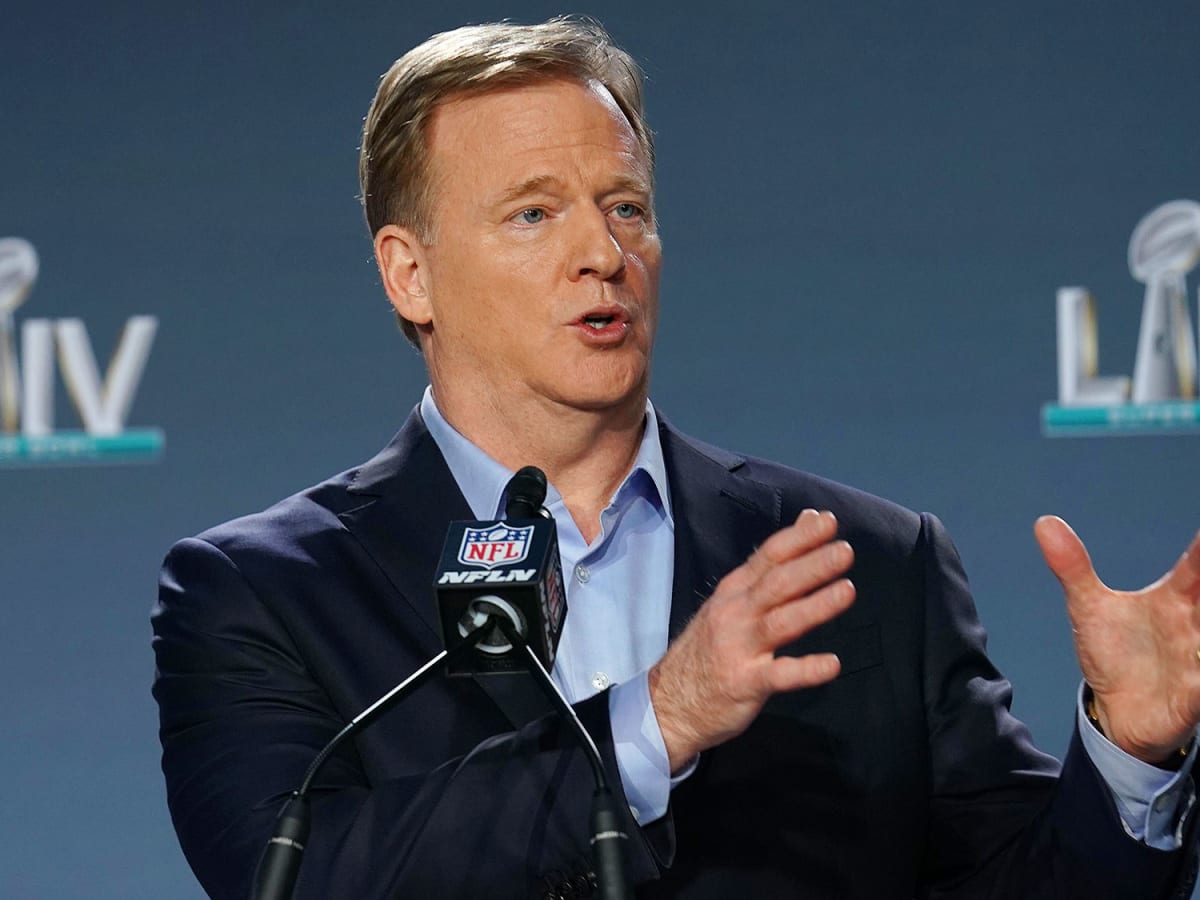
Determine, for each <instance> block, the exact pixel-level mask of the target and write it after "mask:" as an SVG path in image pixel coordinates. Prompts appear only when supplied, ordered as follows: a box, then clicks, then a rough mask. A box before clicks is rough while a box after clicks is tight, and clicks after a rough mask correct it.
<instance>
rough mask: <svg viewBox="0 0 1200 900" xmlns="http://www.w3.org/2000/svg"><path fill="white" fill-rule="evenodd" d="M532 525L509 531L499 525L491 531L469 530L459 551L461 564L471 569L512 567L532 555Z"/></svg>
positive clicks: (486, 529) (494, 526)
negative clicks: (472, 567) (530, 550)
mask: <svg viewBox="0 0 1200 900" xmlns="http://www.w3.org/2000/svg"><path fill="white" fill-rule="evenodd" d="M532 537H533V526H532V525H526V526H525V527H524V528H510V527H509V526H508V525H505V524H504V523H502V522H498V523H497V524H495V525H493V526H492V527H491V528H468V529H466V531H465V532H463V539H462V544H461V545H460V546H459V548H458V561H459V562H460V563H463V564H464V565H468V566H483V567H484V568H485V569H494V568H496V567H497V566H511V565H515V564H516V563H519V562H520V561H521V560H523V559H524V558H525V557H526V556H527V555H528V554H529V541H530V539H531V538H532Z"/></svg>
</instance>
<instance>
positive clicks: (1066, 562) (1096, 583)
mask: <svg viewBox="0 0 1200 900" xmlns="http://www.w3.org/2000/svg"><path fill="white" fill-rule="evenodd" d="M1033 534H1034V537H1036V538H1037V542H1038V546H1039V547H1041V548H1042V556H1044V557H1045V558H1046V565H1048V566H1049V567H1050V571H1051V572H1053V573H1054V577H1055V578H1057V579H1058V580H1059V582H1060V583H1061V584H1062V586H1063V590H1064V591H1066V592H1067V594H1068V595H1071V596H1079V595H1082V594H1085V593H1087V592H1088V591H1090V590H1092V589H1093V588H1097V587H1103V584H1102V583H1101V581H1100V578H1099V577H1098V576H1097V575H1096V570H1095V569H1094V568H1092V560H1091V558H1090V557H1089V556H1088V552H1087V549H1086V548H1085V547H1084V546H1083V541H1081V540H1080V539H1079V536H1078V535H1077V534H1075V532H1074V531H1072V530H1071V526H1070V525H1068V524H1067V523H1066V522H1064V521H1063V520H1062V519H1060V518H1059V517H1058V516H1042V517H1041V518H1040V519H1038V520H1037V522H1035V523H1034V526H1033Z"/></svg>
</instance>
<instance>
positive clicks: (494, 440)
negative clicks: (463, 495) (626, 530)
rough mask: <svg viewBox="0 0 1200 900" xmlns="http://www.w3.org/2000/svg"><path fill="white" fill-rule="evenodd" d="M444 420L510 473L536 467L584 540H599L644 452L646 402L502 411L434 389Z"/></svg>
mask: <svg viewBox="0 0 1200 900" xmlns="http://www.w3.org/2000/svg"><path fill="white" fill-rule="evenodd" d="M433 394H434V400H435V401H436V402H437V405H438V410H439V411H440V412H441V414H442V416H443V417H444V418H445V419H446V421H447V422H449V423H450V424H451V425H452V426H454V428H455V430H456V431H458V432H459V434H461V435H463V437H465V438H467V440H469V441H470V442H471V443H473V444H474V445H475V446H477V447H479V449H481V450H483V452H485V453H486V454H488V456H490V457H492V458H493V459H495V460H497V461H498V462H500V463H501V464H503V465H504V466H505V467H506V468H508V469H512V470H514V471H515V470H517V469H519V468H521V467H522V466H528V465H535V466H538V467H539V468H540V469H542V470H543V471H544V472H545V473H546V478H547V479H548V480H549V481H550V482H551V483H552V484H553V485H554V487H555V488H556V489H557V490H558V492H559V493H560V494H561V495H562V498H563V504H564V505H565V506H566V507H567V511H568V512H570V514H571V518H572V519H573V520H574V521H575V524H576V525H577V526H578V528H579V531H580V533H581V534H582V535H583V538H584V540H586V541H587V542H588V543H591V542H592V540H594V539H595V537H596V536H597V535H598V534H599V533H600V513H601V512H602V511H603V510H604V508H605V507H606V506H607V505H608V502H609V500H610V499H611V497H612V495H613V494H614V493H615V492H616V489H617V487H618V486H619V485H620V484H621V482H622V481H623V480H624V479H625V476H626V475H628V474H629V471H630V469H631V468H632V467H633V461H634V459H636V458H637V453H638V447H639V446H640V445H641V441H642V432H643V428H644V424H645V418H646V397H645V394H644V393H643V394H640V395H639V396H637V397H634V398H631V399H630V400H629V401H628V402H627V403H624V404H621V405H620V406H619V407H613V408H609V409H604V410H580V409H572V408H570V407H564V406H562V405H559V404H554V403H552V402H551V401H548V400H540V401H535V402H530V403H526V404H520V405H519V407H513V408H507V407H506V408H505V409H504V410H498V409H495V408H494V407H492V406H490V405H484V404H472V403H466V402H458V399H459V398H458V397H457V396H456V395H455V394H454V393H453V392H446V391H440V392H439V390H438V388H437V385H436V384H435V385H434V388H433Z"/></svg>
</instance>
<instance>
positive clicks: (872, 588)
mask: <svg viewBox="0 0 1200 900" xmlns="http://www.w3.org/2000/svg"><path fill="white" fill-rule="evenodd" d="M640 91H641V83H640V75H639V73H638V71H637V67H636V65H635V64H634V63H633V61H632V60H631V59H630V58H629V57H628V56H626V55H625V54H624V53H623V52H621V51H619V50H617V49H616V48H615V47H613V46H612V45H611V43H610V42H609V41H608V38H607V35H605V34H604V33H603V31H602V30H601V29H599V28H598V27H596V26H593V25H589V24H586V23H579V22H570V21H567V22H563V21H555V22H550V23H545V24H543V25H540V26H532V27H523V26H482V27H478V28H472V29H461V30H459V31H458V32H452V33H450V34H448V35H440V36H437V37H435V38H433V39H431V40H430V41H429V42H427V43H426V44H424V45H422V46H421V47H419V48H417V49H416V50H414V51H412V52H411V53H409V54H408V55H406V56H405V57H403V58H402V59H401V60H398V61H397V63H396V64H395V65H394V66H393V67H392V69H391V70H390V71H389V72H388V74H387V75H385V77H384V79H383V80H382V82H381V84H380V88H379V91H378V93H377V95H376V99H375V102H374V103H373V105H372V108H371V111H370V113H369V115H368V118H367V123H366V127H365V131H364V140H363V152H362V163H361V170H360V174H361V178H362V185H363V197H364V204H365V206H366V210H367V218H368V223H369V225H370V228H371V231H372V234H373V235H374V243H375V252H376V258H377V260H378V262H379V267H380V272H381V275H382V279H383V284H384V287H385V290H386V291H387V294H388V297H389V299H390V300H391V302H392V304H393V306H394V307H395V309H396V312H397V314H398V315H399V316H400V318H401V320H402V323H403V325H404V328H405V330H406V333H407V334H408V335H409V337H410V338H411V339H413V340H414V341H415V342H416V343H417V344H418V346H419V347H420V349H421V351H422V353H423V354H424V357H425V361H426V363H427V366H428V369H429V375H430V381H431V390H430V391H428V392H427V393H426V396H425V398H424V400H423V401H422V403H421V406H420V408H419V410H418V411H415V412H414V414H413V415H412V416H411V417H410V419H409V421H408V422H407V423H406V424H405V426H404V428H403V429H402V430H401V432H400V433H399V434H398V435H397V438H396V439H395V440H394V441H393V442H392V444H390V445H389V447H388V448H386V449H385V450H384V451H383V452H382V453H381V454H380V455H379V456H377V457H376V458H375V459H373V460H371V461H370V462H368V463H366V464H365V465H363V466H361V467H359V468H356V469H353V470H351V471H349V472H346V473H344V474H342V475H340V476H337V477H335V478H334V479H331V480H330V481H328V482H326V483H324V484H322V485H318V486H316V487H314V488H312V489H310V490H308V491H306V492H304V493H302V494H299V495H297V496H295V497H293V498H290V499H289V500H286V501H284V502H283V503H281V504H279V505H277V506H276V507H273V508H272V509H270V510H267V511H266V512H264V513H261V514H259V515H256V516H251V517H248V518H246V519H242V520H238V521H236V522H232V523H229V524H227V525H224V526H221V527H219V528H217V529H213V530H212V531H210V532H208V533H206V534H203V535H201V536H200V537H199V538H196V539H192V540H188V541H183V542H181V543H180V544H178V545H177V546H176V547H175V548H174V549H173V550H172V552H171V554H170V555H169V556H168V559H167V562H166V565H165V568H164V572H163V578H162V586H161V593H160V603H159V606H158V607H157V609H156V611H155V616H154V623H155V633H156V634H155V649H156V654H157V660H158V677H157V680H156V684H155V696H156V697H157V699H158V701H159V704H160V709H161V717H162V741H163V749H164V757H163V766H164V771H165V773H166V776H167V784H168V795H169V800H170V804H171V812H172V816H173V819H174V821H175V824H176V828H177V830H178V831H179V834H180V840H181V842H182V844H183V847H184V850H185V852H186V854H187V856H188V859H189V861H190V862H191V864H192V866H193V868H194V869H195V871H196V872H197V875H198V876H199V878H200V879H201V881H202V883H203V884H204V885H205V887H206V889H207V890H208V891H209V892H210V893H211V894H213V895H214V896H220V897H242V896H245V894H246V892H247V890H248V887H249V882H250V876H251V872H252V870H253V866H254V862H255V860H256V859H257V856H258V854H259V852H260V850H261V847H262V845H263V842H264V841H265V839H266V837H267V836H268V834H269V832H270V829H271V823H272V820H273V818H274V813H275V810H276V809H277V807H278V805H279V803H280V802H281V800H282V798H283V797H284V796H286V794H287V793H288V791H290V790H291V789H293V788H294V787H295V786H296V785H297V784H298V783H299V781H300V779H301V777H302V775H303V773H304V770H305V769H306V767H307V765H308V763H309V762H310V761H311V759H312V758H313V756H315V754H316V753H317V751H318V750H319V749H320V748H321V746H323V745H324V744H325V743H326V742H327V741H328V740H329V738H331V737H332V736H333V734H335V733H336V732H337V731H338V730H339V728H340V727H341V725H342V724H344V722H345V721H346V720H348V719H349V718H351V717H352V716H353V715H355V714H356V713H357V712H358V711H360V710H361V709H362V708H364V707H365V706H367V705H368V704H369V703H370V702H372V701H373V700H374V699H375V698H376V697H377V696H379V695H380V694H382V693H383V692H384V691H385V690H386V689H387V688H388V687H389V686H390V685H392V684H394V683H395V682H397V681H399V680H400V679H401V678H402V677H403V676H404V675H406V674H407V673H409V672H411V671H412V670H413V669H414V668H415V667H416V666H417V665H418V664H419V663H420V662H422V661H423V660H424V659H426V658H428V657H429V656H431V655H432V654H433V653H434V652H436V650H437V649H438V646H439V640H438V636H437V628H436V624H435V622H436V617H435V611H434V609H433V602H432V597H431V590H430V587H429V585H430V580H431V577H432V574H433V571H434V568H435V565H436V561H437V555H438V551H439V548H440V542H441V536H442V535H443V534H444V530H445V525H446V523H447V522H448V521H450V520H451V519H466V518H473V517H485V516H488V515H491V514H493V513H494V512H495V511H496V509H497V508H503V507H502V500H503V498H502V496H501V494H500V487H499V486H502V484H503V482H504V480H505V476H506V475H507V474H508V473H510V472H511V471H512V470H515V469H516V468H518V467H520V466H522V465H526V464H535V465H538V466H540V467H541V468H542V469H544V470H545V471H546V473H547V475H548V477H549V480H550V483H551V485H552V488H553V490H552V504H553V505H552V509H555V511H556V512H557V513H558V516H557V518H558V522H559V527H560V530H561V532H562V533H563V547H564V550H563V555H564V559H565V560H568V561H569V562H570V563H571V565H569V566H568V567H567V570H568V572H570V573H571V574H572V575H573V578H572V579H571V581H572V585H573V589H574V591H575V594H574V595H573V597H572V598H571V603H570V605H571V613H570V614H569V615H568V620H567V628H568V630H569V633H568V634H564V650H563V651H561V652H560V657H559V660H558V662H557V664H556V672H555V675H556V678H558V679H559V680H560V682H561V683H562V684H563V685H564V688H565V689H566V690H567V691H568V693H569V694H570V695H571V696H572V698H573V699H574V700H575V702H576V708H577V710H578V712H579V714H580V716H581V718H582V719H583V721H584V722H585V724H586V725H587V726H588V727H589V729H590V730H591V731H592V733H593V735H594V736H595V737H596V740H597V743H598V744H599V746H600V747H601V751H602V754H603V756H604V759H605V762H606V765H607V767H608V769H609V770H610V773H611V775H612V776H613V780H614V782H615V783H616V785H617V786H618V788H619V789H620V790H621V791H622V792H623V793H622V798H621V799H622V800H623V801H625V805H626V806H627V807H628V808H629V813H628V818H627V821H626V830H627V831H628V832H629V833H630V835H631V841H630V845H631V846H630V857H631V858H630V865H631V871H632V873H633V876H634V880H635V881H636V882H637V883H638V885H639V896H643V897H695V898H718V897H729V896H732V895H735V893H737V892H753V893H754V894H756V895H758V896H771V897H774V896H806V897H896V898H907V897H913V896H937V897H942V896H960V897H975V896H1001V897H1011V898H1029V897H1074V896H1079V897H1083V896H1087V897H1096V896H1114V897H1147V896H1170V895H1171V892H1172V891H1174V890H1176V889H1180V886H1181V885H1186V883H1187V879H1188V878H1189V876H1191V877H1194V867H1195V846H1194V841H1193V840H1192V837H1191V834H1192V830H1193V829H1192V817H1191V816H1189V815H1188V814H1187V813H1188V810H1189V809H1190V802H1191V798H1192V797H1193V796H1194V794H1193V791H1192V787H1191V778H1190V774H1188V773H1189V772H1190V765H1191V755H1192V748H1193V744H1192V735H1193V733H1194V731H1195V727H1196V722H1197V720H1200V625H1198V624H1197V622H1196V618H1197V616H1196V610H1195V607H1196V603H1197V601H1198V600H1200V546H1198V545H1197V544H1193V546H1192V547H1191V548H1190V549H1189V553H1188V554H1185V556H1184V557H1183V558H1182V559H1181V561H1180V563H1179V564H1178V565H1177V566H1176V567H1175V569H1173V570H1172V572H1171V573H1169V575H1168V576H1166V577H1165V578H1164V579H1163V580H1161V581H1160V582H1158V583H1156V584H1155V585H1152V586H1151V587H1150V588H1148V589H1146V591H1144V592H1140V593H1139V594H1136V595H1117V594H1115V593H1114V592H1111V591H1108V590H1107V589H1106V588H1104V586H1103V585H1101V584H1100V583H1099V581H1098V580H1097V579H1096V577H1095V574H1094V572H1093V571H1092V569H1091V566H1090V563H1089V562H1088V561H1087V556H1086V553H1085V551H1084V550H1083V547H1082V545H1081V544H1080V543H1079V541H1078V539H1077V538H1075V536H1074V534H1073V533H1072V532H1071V531H1070V529H1069V528H1067V527H1066V525H1065V523H1062V522H1061V521H1060V520H1056V519H1044V520H1041V521H1039V523H1038V525H1037V535H1038V539H1039V541H1040V543H1041V545H1042V548H1043V550H1044V552H1045V554H1046V557H1047V561H1048V562H1049V564H1050V565H1051V568H1052V569H1053V570H1054V571H1055V573H1056V574H1057V575H1058V576H1059V578H1060V580H1062V582H1063V585H1064V589H1065V592H1066V595H1067V601H1068V608H1069V610H1070V612H1071V616H1072V620H1073V623H1074V625H1075V628H1076V640H1077V646H1078V649H1079V653H1080V658H1081V663H1082V665H1083V670H1084V675H1085V678H1086V679H1087V683H1088V685H1089V689H1088V691H1087V693H1086V695H1085V698H1084V699H1083V700H1082V701H1081V703H1082V704H1083V705H1082V706H1081V718H1082V716H1083V711H1084V710H1086V711H1087V713H1088V715H1089V717H1090V718H1091V719H1092V722H1089V721H1086V720H1084V721H1083V728H1082V730H1081V732H1080V733H1079V734H1078V735H1077V736H1076V739H1075V741H1074V742H1073V744H1072V749H1071V751H1070V753H1069V754H1068V759H1067V762H1066V765H1065V767H1064V769H1063V771H1062V774H1061V776H1058V767H1057V764H1056V763H1055V762H1054V761H1053V760H1051V759H1050V758H1048V757H1046V756H1044V755H1042V754H1040V753H1038V752H1037V751H1036V750H1035V749H1034V748H1033V747H1032V746H1031V744H1030V742H1029V739H1028V736H1027V734H1026V732H1025V730H1024V729H1023V727H1022V726H1021V725H1020V724H1019V723H1018V722H1016V721H1015V720H1014V719H1013V718H1012V717H1011V716H1010V715H1009V713H1008V702H1009V690H1008V686H1007V684H1006V682H1004V681H1003V679H1002V678H1001V677H1000V676H999V675H998V673H997V672H996V671H995V670H994V668H993V667H992V666H991V664H990V663H989V662H988V660H987V657H986V655H985V653H984V648H983V634H982V630H981V629H980V627H979V625H978V623H977V621H976V619H975V615H974V611H973V608H972V605H971V602H970V598H969V595H968V593H967V589H966V583H965V578H964V577H963V575H962V572H961V568H960V566H959V563H958V560H957V557H956V555H955V554H954V551H953V549H952V547H951V546H950V544H949V542H948V540H947V538H946V537H945V536H944V535H943V533H942V532H941V528H940V526H939V525H938V523H937V522H936V520H934V519H932V518H931V517H928V516H917V515H916V514H913V513H910V512H907V511H905V510H902V509H899V508H897V507H895V506H893V505H891V504H888V503H886V502H884V501H881V500H878V499H876V498H871V497H868V496H866V495H864V494H861V493H859V492H856V491H854V490H852V489H849V488H845V487H842V486H839V485H834V484H831V483H829V482H825V481H822V480H820V479H817V478H814V477H812V476H808V475H804V474H802V473H798V472H795V471H792V470H789V469H786V468H785V467H782V466H778V465H775V464H772V463H767V462H764V461H760V460H752V459H747V458H743V457H739V456H735V455H733V454H729V453H727V452H725V451H722V450H717V449H715V448H711V447H705V446H704V445H701V444H697V443H695V442H693V441H691V440H689V439H687V438H685V437H683V436H681V435H679V434H678V433H677V432H675V431H674V430H673V429H671V428H670V426H669V425H667V424H666V423H664V422H662V421H661V420H660V419H659V417H658V415H657V414H656V412H655V411H654V409H653V407H652V406H650V405H649V403H648V400H647V390H648V379H649V370H650V356H651V347H652V344H653V337H654V331H655V323H656V318H657V285H658V269H659V264H660V257H661V247H660V243H659V238H658V233H657V228H656V224H655V217H654V208H653V152H652V146H651V141H650V133H649V129H648V128H647V126H646V124H645V122H644V120H643V118H642V105H641V93H640ZM593 572H594V574H593ZM847 576H849V577H847ZM595 585H600V586H603V589H602V590H600V591H599V596H593V595H592V594H589V593H586V591H592V590H593V586H595ZM585 586H586V587H585ZM569 590H570V588H569ZM576 600H579V601H580V602H575V601H576ZM614 623H615V625H614ZM668 640H669V644H668ZM597 660H599V661H600V662H597ZM605 660H612V661H613V662H612V665H611V666H610V665H609V663H608V662H604V661H605ZM600 666H603V667H604V668H603V669H601V668H600ZM614 676H615V677H614ZM589 684H590V687H589V686H588V685H589ZM528 687H529V686H528V685H527V684H526V683H525V682H523V681H522V680H521V679H512V680H504V679H493V680H489V679H478V680H471V679H458V680H444V681H440V682H438V683H435V684H433V685H432V686H430V687H429V688H427V689H426V690H425V692H424V693H421V694H418V695H415V696H413V697H412V698H410V699H408V700H406V701H405V702H404V704H403V705H402V706H401V707H400V708H399V709H398V710H397V711H396V712H395V713H394V714H393V715H392V717H391V718H390V719H386V720H383V721H381V722H380V724H379V725H378V726H377V727H376V728H375V729H374V730H372V731H371V732H369V733H367V734H364V735H363V736H362V737H361V738H359V739H358V740H357V741H356V743H355V744H354V746H353V747H349V748H347V749H346V750H345V751H344V752H342V753H340V754H338V755H337V756H335V757H334V759H333V760H332V762H331V764H330V766H329V767H328V769H327V770H326V773H325V775H324V776H323V778H322V780H321V781H320V782H319V783H318V785H317V790H316V793H315V797H314V828H313V834H312V836H311V838H310V840H309V842H308V844H309V847H308V850H307V852H306V860H305V863H304V866H303V869H302V871H301V876H300V881H299V883H298V886H297V893H298V895H300V896H308V897H334V896H337V897H343V896H344V897H385V896H394V895H396V894H397V893H407V894H409V895H415V894H417V893H418V892H420V893H422V894H428V895H430V896H438V897H522V896H568V895H570V896H583V895H586V893H587V892H588V890H589V889H590V888H589V886H588V875H587V866H588V846H587V831H586V818H587V808H588V798H589V797H590V794H591V779H590V773H589V771H588V767H587V763H586V761H585V760H584V758H583V756H582V753H581V751H580V749H579V748H578V746H577V744H576V742H575V741H574V739H573V738H572V736H571V735H570V734H569V733H568V732H566V731H565V729H564V728H563V727H562V726H561V724H560V723H559V722H558V721H557V719H556V718H555V717H554V716H546V715H542V714H541V712H542V711H541V710H540V709H539V708H537V705H536V704H535V703H533V702H531V699H530V697H529V696H528V694H529V691H528V690H527V688H528ZM1093 722H1094V724H1093ZM1106 738H1107V739H1106ZM1181 749H1182V751H1183V753H1182V754H1181V753H1180V750H1181ZM1110 756H1111V757H1113V758H1109V757H1110ZM1139 767H1142V768H1139ZM1143 769H1144V770H1148V771H1144V770H1143Z"/></svg>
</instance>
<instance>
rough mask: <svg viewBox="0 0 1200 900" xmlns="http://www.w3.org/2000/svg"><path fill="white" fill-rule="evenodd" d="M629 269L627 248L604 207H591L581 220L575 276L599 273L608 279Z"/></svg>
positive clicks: (577, 237)
mask: <svg viewBox="0 0 1200 900" xmlns="http://www.w3.org/2000/svg"><path fill="white" fill-rule="evenodd" d="M623 271H625V251H624V250H622V249H621V245H620V243H618V241H617V238H616V236H615V235H613V233H612V230H611V229H610V228H609V222H608V217H607V216H605V215H604V212H603V211H602V210H599V209H597V210H593V211H590V212H589V213H588V214H587V215H585V216H582V217H581V218H580V220H579V221H578V222H577V226H576V233H575V235H574V256H573V259H572V263H571V273H570V277H571V279H572V280H573V281H574V280H577V279H580V278H585V277H587V276H589V275H595V276H597V277H599V278H602V279H604V280H605V281H607V280H608V279H610V278H616V277H617V276H619V275H620V274H621V273H622V272H623Z"/></svg>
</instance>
